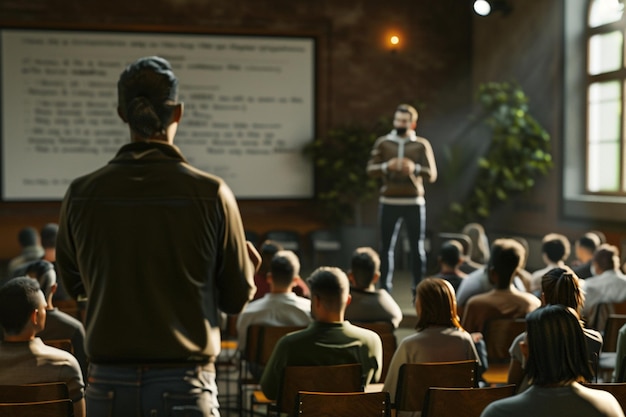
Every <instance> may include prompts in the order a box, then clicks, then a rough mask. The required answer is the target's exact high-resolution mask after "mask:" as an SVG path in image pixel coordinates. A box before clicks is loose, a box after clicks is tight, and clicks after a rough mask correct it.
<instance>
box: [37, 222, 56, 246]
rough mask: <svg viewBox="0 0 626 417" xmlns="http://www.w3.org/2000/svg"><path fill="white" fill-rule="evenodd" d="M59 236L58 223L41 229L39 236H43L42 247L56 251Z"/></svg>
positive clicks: (49, 224)
mask: <svg viewBox="0 0 626 417" xmlns="http://www.w3.org/2000/svg"><path fill="white" fill-rule="evenodd" d="M58 234H59V225H58V224H56V223H48V224H46V225H45V226H44V227H42V228H41V232H39V235H40V236H41V246H43V248H44V249H54V248H55V247H56V244H57V235H58Z"/></svg>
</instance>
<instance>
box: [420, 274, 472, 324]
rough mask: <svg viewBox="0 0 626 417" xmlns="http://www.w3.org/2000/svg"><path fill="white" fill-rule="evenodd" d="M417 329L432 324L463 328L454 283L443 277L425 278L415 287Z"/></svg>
mask: <svg viewBox="0 0 626 417" xmlns="http://www.w3.org/2000/svg"><path fill="white" fill-rule="evenodd" d="M415 291H416V295H415V311H416V313H417V326H416V327H417V329H418V330H424V329H425V328H427V327H430V326H444V327H457V328H461V323H460V322H459V316H458V314H457V309H456V295H455V293H454V288H452V285H451V284H450V283H449V282H448V281H446V280H445V279H441V278H426V279H423V280H422V281H421V282H420V283H419V284H418V285H417V288H416V289H415Z"/></svg>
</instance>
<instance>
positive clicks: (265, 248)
mask: <svg viewBox="0 0 626 417" xmlns="http://www.w3.org/2000/svg"><path fill="white" fill-rule="evenodd" d="M281 250H283V247H282V245H281V244H280V243H278V242H275V241H273V240H269V239H268V240H265V241H263V243H261V247H260V248H259V252H260V254H261V266H260V267H259V273H267V272H269V270H270V264H271V263H272V259H273V258H274V255H276V253H278V251H281Z"/></svg>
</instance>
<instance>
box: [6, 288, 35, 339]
mask: <svg viewBox="0 0 626 417" xmlns="http://www.w3.org/2000/svg"><path fill="white" fill-rule="evenodd" d="M40 292H41V289H40V287H39V284H38V283H37V281H35V280H34V279H32V278H28V277H19V278H13V279H11V280H9V281H7V282H6V283H5V284H4V285H3V286H2V287H1V288H0V325H2V328H3V329H4V331H5V332H6V334H8V335H16V334H19V333H20V332H21V331H22V330H24V326H26V323H27V322H28V318H29V317H30V315H31V313H32V312H33V311H34V310H36V309H38V308H39V302H40V298H39V297H38V296H37V294H38V293H40Z"/></svg>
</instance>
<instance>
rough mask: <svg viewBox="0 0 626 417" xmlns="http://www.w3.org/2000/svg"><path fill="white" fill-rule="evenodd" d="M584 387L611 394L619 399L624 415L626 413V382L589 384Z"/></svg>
mask: <svg viewBox="0 0 626 417" xmlns="http://www.w3.org/2000/svg"><path fill="white" fill-rule="evenodd" d="M583 385H584V386H586V387H589V388H592V389H600V390H602V391H608V392H610V393H611V394H613V396H614V397H615V398H616V399H617V402H618V403H619V405H621V406H622V410H623V411H624V413H626V382H613V383H609V382H604V383H593V384H590V383H588V384H583Z"/></svg>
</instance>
